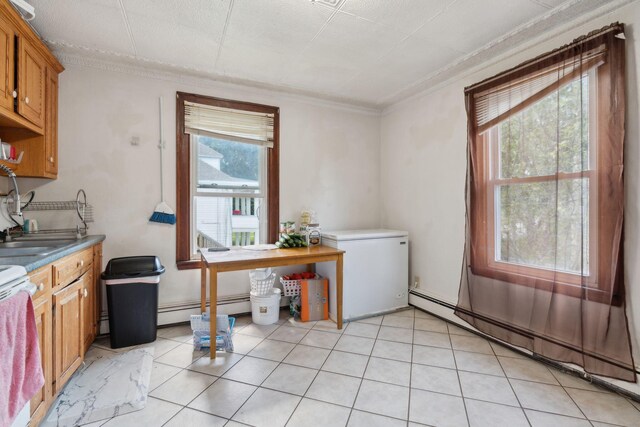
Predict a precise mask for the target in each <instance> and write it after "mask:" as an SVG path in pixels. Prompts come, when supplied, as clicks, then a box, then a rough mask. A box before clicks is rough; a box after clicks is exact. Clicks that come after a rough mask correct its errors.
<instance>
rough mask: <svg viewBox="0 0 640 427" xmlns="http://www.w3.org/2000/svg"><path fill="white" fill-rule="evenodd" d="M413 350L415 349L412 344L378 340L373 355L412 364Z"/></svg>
mask: <svg viewBox="0 0 640 427" xmlns="http://www.w3.org/2000/svg"><path fill="white" fill-rule="evenodd" d="M412 349H413V347H412V346H411V344H406V343H400V342H392V341H384V340H376V343H375V345H374V346H373V352H371V355H372V356H375V357H381V358H383V359H392V360H398V361H401V362H411V352H412Z"/></svg>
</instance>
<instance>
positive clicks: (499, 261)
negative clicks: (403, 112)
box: [455, 23, 636, 381]
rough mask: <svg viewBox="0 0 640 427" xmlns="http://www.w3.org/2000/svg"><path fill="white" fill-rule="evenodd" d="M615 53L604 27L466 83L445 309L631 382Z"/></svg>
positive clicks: (620, 47) (619, 75)
mask: <svg viewBox="0 0 640 427" xmlns="http://www.w3.org/2000/svg"><path fill="white" fill-rule="evenodd" d="M624 55H625V43H624V27H623V25H622V24H618V23H616V24H612V25H610V26H608V27H606V28H603V29H601V30H598V31H594V32H592V33H590V34H588V35H586V36H583V37H580V38H579V39H576V40H575V41H574V42H572V43H571V44H569V45H566V46H563V47H561V48H559V49H556V50H554V51H552V52H549V53H547V54H545V55H541V56H539V57H537V58H535V59H533V60H531V61H527V62H526V63H524V64H521V65H519V66H517V67H515V68H513V69H511V70H508V71H506V72H504V73H501V74H499V75H497V76H495V77H492V78H490V79H487V80H485V81H483V82H480V83H478V84H476V85H473V86H471V87H468V88H466V89H465V96H466V107H467V114H468V180H467V235H466V244H465V254H464V264H463V269H462V277H461V282H460V292H459V297H458V305H457V307H456V311H455V313H456V315H457V316H459V317H460V318H462V319H464V320H465V321H467V322H469V323H470V324H472V325H473V326H475V327H476V328H477V329H479V330H480V331H482V332H485V333H487V334H489V335H492V336H494V337H496V338H499V339H501V340H503V341H506V342H509V343H511V344H514V345H517V346H520V347H525V348H527V349H529V350H531V351H533V352H534V353H536V354H539V355H542V356H545V357H547V358H550V359H554V360H557V361H561V362H568V363H574V364H577V365H580V366H582V367H583V368H584V369H585V371H586V372H589V373H592V374H597V375H604V376H609V377H614V378H619V379H622V380H626V381H635V380H636V373H635V369H634V363H633V357H632V351H631V343H630V337H629V328H628V322H627V318H626V314H625V287H624V280H623V279H624V275H623V254H622V246H623V216H624V185H623V151H624V149H623V145H624V117H625V83H624V70H625V58H624Z"/></svg>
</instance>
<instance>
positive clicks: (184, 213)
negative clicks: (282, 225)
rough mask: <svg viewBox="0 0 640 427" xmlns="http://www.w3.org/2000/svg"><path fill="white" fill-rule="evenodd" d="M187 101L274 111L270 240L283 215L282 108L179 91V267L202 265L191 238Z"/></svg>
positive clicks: (269, 151) (269, 154)
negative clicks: (281, 171)
mask: <svg viewBox="0 0 640 427" xmlns="http://www.w3.org/2000/svg"><path fill="white" fill-rule="evenodd" d="M185 101H188V102H195V103H199V104H205V105H212V106H216V107H223V108H231V109H236V110H245V111H253V112H258V113H266V114H273V115H274V119H273V147H272V148H267V149H266V150H267V154H266V157H267V158H266V167H267V182H266V196H267V218H266V221H267V240H268V241H276V240H277V238H278V224H279V218H280V212H279V207H280V143H279V142H280V108H279V107H274V106H270V105H263V104H255V103H252V102H245V101H235V100H230V99H224V98H217V97H213V96H205V95H197V94H192V93H185V92H176V203H177V215H176V216H177V218H176V265H177V267H178V270H188V269H195V268H200V267H201V261H200V260H197V259H192V258H191V255H192V254H191V239H192V226H191V225H192V217H193V215H192V213H193V212H192V205H193V203H192V200H191V199H192V179H193V177H192V170H191V169H192V168H191V158H192V155H191V135H189V134H187V133H185V123H184V113H185V107H184V103H185Z"/></svg>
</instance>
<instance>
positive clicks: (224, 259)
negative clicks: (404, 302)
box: [200, 246, 344, 359]
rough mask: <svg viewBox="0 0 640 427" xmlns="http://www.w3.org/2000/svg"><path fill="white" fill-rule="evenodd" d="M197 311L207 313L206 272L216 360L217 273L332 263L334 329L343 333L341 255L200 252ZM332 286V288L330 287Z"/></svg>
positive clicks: (327, 251) (314, 250) (328, 251)
mask: <svg viewBox="0 0 640 427" xmlns="http://www.w3.org/2000/svg"><path fill="white" fill-rule="evenodd" d="M200 254H201V257H202V268H201V273H200V274H201V275H200V310H201V311H202V312H203V313H204V312H205V311H206V309H207V270H208V271H209V298H210V301H211V302H210V304H209V305H210V311H209V319H210V327H211V329H210V330H211V352H210V354H211V358H212V359H215V357H216V350H215V346H216V344H215V335H216V314H217V311H218V307H217V303H216V302H217V296H218V273H223V272H225V271H239V270H251V269H254V268H266V267H282V266H286V265H297V264H313V263H316V262H326V261H334V262H335V263H336V283H335V286H336V295H337V303H336V309H337V317H338V318H337V327H338V329H342V255H343V254H344V251H342V250H340V249H335V248H330V247H328V246H313V247H310V248H294V249H273V250H269V251H254V250H248V249H231V250H229V251H226V252H207V251H205V252H201V253H200ZM330 286H331V284H330Z"/></svg>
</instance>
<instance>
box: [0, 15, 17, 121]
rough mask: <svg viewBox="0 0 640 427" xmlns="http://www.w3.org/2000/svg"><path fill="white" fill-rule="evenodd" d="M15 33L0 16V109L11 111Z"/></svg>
mask: <svg viewBox="0 0 640 427" xmlns="http://www.w3.org/2000/svg"><path fill="white" fill-rule="evenodd" d="M14 49H15V32H14V30H13V27H12V26H11V24H9V22H7V20H6V19H5V18H4V17H2V16H0V61H2V62H0V107H1V108H2V109H4V110H6V111H9V112H12V111H13V91H14V90H15V88H14V78H13V72H14V67H13V63H14V58H15V56H14V55H15V53H14V52H15V51H14Z"/></svg>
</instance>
